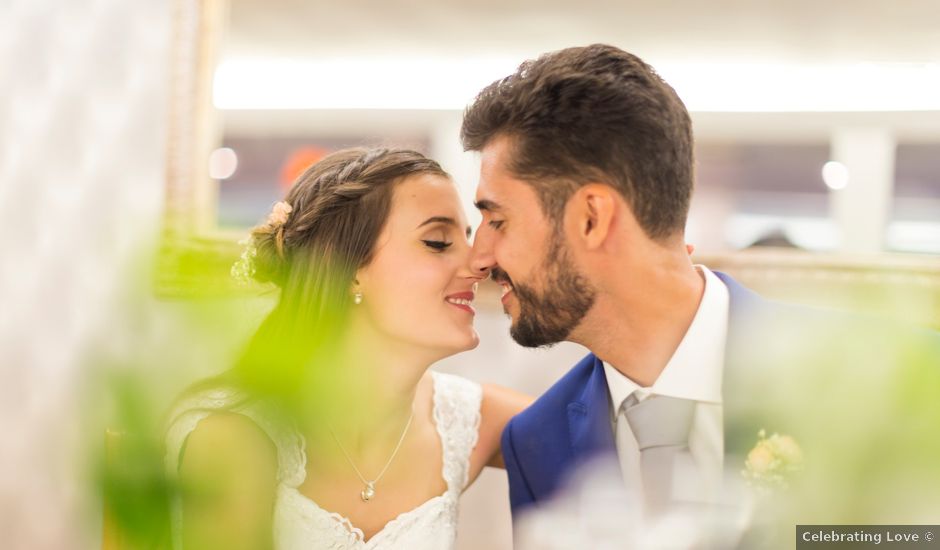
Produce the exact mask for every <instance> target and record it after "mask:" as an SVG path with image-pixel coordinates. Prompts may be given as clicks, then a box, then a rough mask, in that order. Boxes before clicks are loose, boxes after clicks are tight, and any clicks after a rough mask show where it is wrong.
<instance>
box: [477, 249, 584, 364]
mask: <svg viewBox="0 0 940 550" xmlns="http://www.w3.org/2000/svg"><path fill="white" fill-rule="evenodd" d="M544 264H545V271H544V273H545V277H544V281H545V286H544V288H545V290H544V291H543V292H538V291H536V290H535V289H534V288H533V287H531V286H529V285H526V284H523V283H515V282H512V281H511V280H510V279H509V276H508V275H507V274H506V272H504V271H503V270H501V269H499V268H498V267H497V268H495V269H494V270H493V279H494V280H496V281H500V280H503V281H506V282H509V283H510V284H512V288H513V292H514V293H515V295H516V299H517V300H518V301H519V317H518V319H516V322H515V323H513V324H512V326H511V327H510V329H509V334H510V335H511V336H512V338H513V340H515V341H516V342H518V343H519V344H520V345H522V346H525V347H527V348H538V347H543V346H552V345H554V344H557V343H558V342H562V341H564V340H566V339H567V338H568V335H570V334H571V331H572V330H574V328H575V327H577V326H578V323H580V322H581V319H583V318H584V316H585V314H587V312H588V310H589V309H591V306H592V305H594V299H595V294H596V293H595V291H594V289H592V288H591V287H590V284H589V283H588V281H587V280H586V279H585V278H584V277H583V276H582V275H581V274H580V273H578V271H577V269H576V268H575V266H574V265H573V264H572V263H571V260H570V258H569V257H568V251H567V249H566V248H565V247H564V245H563V244H561V243H559V241H558V240H556V241H555V244H553V246H552V248H551V250H549V252H548V254H546V256H545V262H544Z"/></svg>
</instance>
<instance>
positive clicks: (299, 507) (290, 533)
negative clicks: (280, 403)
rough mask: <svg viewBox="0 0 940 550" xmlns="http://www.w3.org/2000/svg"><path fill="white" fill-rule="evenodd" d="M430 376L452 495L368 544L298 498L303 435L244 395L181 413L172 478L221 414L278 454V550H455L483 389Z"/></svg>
mask: <svg viewBox="0 0 940 550" xmlns="http://www.w3.org/2000/svg"><path fill="white" fill-rule="evenodd" d="M432 377H433V380H434V397H433V399H434V409H433V410H434V422H435V424H436V426H437V432H438V435H439V436H440V438H441V447H442V449H443V464H444V467H443V477H444V480H445V481H446V482H447V490H446V491H445V492H444V493H443V494H441V495H438V496H436V497H434V498H432V499H430V500H428V501H426V502H424V504H421V505H420V506H418V507H417V508H414V509H412V510H409V511H407V512H404V513H402V514H400V515H399V516H398V517H396V518H395V519H393V520H392V521H390V522H389V523H387V524H386V525H385V527H384V528H383V529H382V530H381V531H379V532H378V533H376V534H375V535H373V536H372V538H370V539H369V540H368V541H366V540H364V537H363V534H362V531H361V530H359V529H357V528H356V527H355V526H354V525H352V523H351V522H350V521H349V520H348V519H347V518H345V517H343V516H341V515H339V514H335V513H331V512H329V511H327V510H324V509H323V508H320V507H319V506H318V505H317V503H315V502H314V501H312V500H310V499H309V498H307V497H306V496H304V495H302V494H301V493H300V491H298V487H300V485H301V484H302V483H303V482H304V478H305V477H306V462H307V461H306V453H305V444H304V439H303V436H301V435H300V434H299V433H298V432H297V431H295V430H291V429H287V428H285V427H284V426H283V424H279V423H277V422H274V421H272V419H273V418H274V417H273V416H272V410H271V409H270V408H267V407H265V406H264V404H263V403H260V402H258V401H252V402H247V403H242V404H239V403H240V402H242V401H243V395H242V394H239V392H237V391H235V390H231V389H215V390H208V391H205V392H202V393H198V394H195V395H193V396H191V397H190V398H188V399H186V400H185V401H183V402H181V403H180V404H179V406H177V407H176V409H175V411H174V414H173V415H171V422H170V424H169V429H168V431H167V438H166V443H167V454H166V467H167V471H168V473H169V474H170V475H171V476H175V475H176V474H177V472H178V470H179V460H180V453H181V451H182V449H183V446H184V444H185V442H186V438H187V437H188V436H189V434H190V433H192V431H193V430H194V429H195V428H196V425H197V424H198V423H199V421H200V420H202V419H203V418H206V417H207V416H209V415H211V414H213V413H214V412H218V411H220V410H225V411H228V412H235V413H239V414H243V415H245V416H247V417H248V418H250V419H251V420H252V421H254V422H255V423H256V424H258V426H260V427H261V428H262V429H263V430H264V431H265V433H267V435H268V437H270V438H271V440H272V441H273V442H274V444H275V446H276V448H277V457H278V486H277V501H276V503H275V509H274V538H275V548H277V549H278V550H300V549H304V550H315V549H331V550H332V549H343V550H345V549H356V550H361V549H369V550H379V549H392V548H396V549H398V548H401V549H407V550H425V549H426V550H447V549H452V548H454V547H455V539H456V537H457V500H458V498H459V497H460V493H461V492H462V491H463V489H464V488H465V487H466V485H467V480H468V473H469V472H468V466H469V459H470V452H471V451H472V450H473V448H474V446H476V442H477V435H478V430H479V425H480V402H481V399H482V390H481V388H480V385H479V384H477V383H475V382H471V381H470V380H467V379H465V378H461V377H458V376H454V375H451V374H443V373H438V372H433V373H432ZM233 404H234V405H233ZM173 514H174V546H175V548H181V546H182V545H181V543H180V537H179V535H180V522H181V518H182V510H181V507H180V505H179V503H177V504H176V505H175V506H174V510H173Z"/></svg>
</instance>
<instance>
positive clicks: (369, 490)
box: [329, 406, 415, 502]
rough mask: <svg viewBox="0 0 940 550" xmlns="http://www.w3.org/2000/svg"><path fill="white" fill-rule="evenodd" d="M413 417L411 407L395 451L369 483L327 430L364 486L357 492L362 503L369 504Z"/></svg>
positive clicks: (331, 430)
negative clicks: (376, 485)
mask: <svg viewBox="0 0 940 550" xmlns="http://www.w3.org/2000/svg"><path fill="white" fill-rule="evenodd" d="M414 417H415V408H414V406H412V407H411V414H410V415H409V416H408V422H406V423H405V429H404V430H402V431H401V437H399V438H398V444H397V445H395V450H394V451H392V456H390V457H388V462H386V463H385V467H384V468H382V471H381V472H379V475H377V476H375V479H373V480H372V481H369V480H368V479H366V477H365V476H364V475H362V472H360V471H359V468H357V467H356V463H355V462H353V459H352V457H350V456H349V453H347V452H346V448H345V447H343V444H342V443H340V442H339V438H338V437H336V434H335V433H334V432H333V428H329V430H330V435H331V436H333V441H335V442H336V446H337V447H339V450H340V451H342V452H343V456H345V457H346V461H347V462H349V465H350V466H352V469H353V471H355V472H356V475H357V476H359V480H360V481H362V483H363V484H364V485H365V486H366V487H365V489H363V490H362V491H360V492H359V498H361V499H362V500H363V502H369V501H370V500H372V497H374V496H375V484H376V483H378V482H379V480H380V479H382V476H384V475H385V472H386V471H387V470H388V467H389V466H391V465H392V461H393V460H395V456H396V455H398V450H399V449H401V444H402V442H403V441H404V440H405V434H407V433H408V428H410V427H411V420H412V419H413V418H414Z"/></svg>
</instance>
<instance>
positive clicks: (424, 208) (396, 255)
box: [353, 174, 481, 357]
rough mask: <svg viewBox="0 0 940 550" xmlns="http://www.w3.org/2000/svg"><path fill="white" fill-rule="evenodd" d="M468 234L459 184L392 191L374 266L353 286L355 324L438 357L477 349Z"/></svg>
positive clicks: (410, 185) (413, 181) (438, 180)
mask: <svg viewBox="0 0 940 550" xmlns="http://www.w3.org/2000/svg"><path fill="white" fill-rule="evenodd" d="M469 232H470V228H469V225H468V223H467V218H466V215H465V214H464V211H463V207H462V206H461V203H460V198H459V196H458V194H457V188H456V186H455V185H454V183H453V182H452V181H451V180H450V179H448V178H446V177H442V176H437V175H432V174H422V175H417V176H410V177H408V178H406V179H404V180H402V181H400V182H398V183H397V184H396V186H395V190H394V193H393V196H392V204H391V208H390V211H389V217H388V220H387V221H386V223H385V227H384V228H383V230H382V233H381V234H380V235H379V238H378V240H377V242H376V245H375V250H374V253H373V256H372V261H371V262H370V263H369V265H367V266H365V267H363V268H362V269H360V270H359V272H358V274H357V276H356V279H357V281H358V282H359V284H358V289H359V291H360V292H361V293H362V303H361V304H359V305H356V306H353V314H354V316H356V317H358V318H359V319H358V321H364V323H365V324H366V326H368V329H369V330H370V331H375V332H377V333H379V334H380V335H381V336H382V337H384V338H390V339H392V340H393V341H397V342H401V343H405V344H408V345H415V346H421V347H422V348H427V350H428V351H430V352H431V353H432V354H437V355H439V356H441V357H443V356H447V355H450V354H453V353H456V352H458V351H463V350H468V349H472V348H475V347H476V346H477V344H478V343H479V336H478V335H477V333H476V330H474V328H473V318H474V315H475V312H474V310H473V306H472V301H473V297H474V293H475V291H476V283H477V282H478V281H480V280H481V278H480V277H478V276H474V275H473V273H472V272H471V270H470V264H469V260H470V243H469Z"/></svg>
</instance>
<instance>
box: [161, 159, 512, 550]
mask: <svg viewBox="0 0 940 550" xmlns="http://www.w3.org/2000/svg"><path fill="white" fill-rule="evenodd" d="M469 234H470V229H469V227H468V225H467V220H466V216H465V214H464V212H463V210H462V207H461V204H460V201H459V198H458V195H457V189H456V187H455V185H454V183H453V182H452V181H451V179H450V177H449V176H448V175H447V174H446V173H445V172H444V171H443V170H442V169H441V167H440V166H439V165H438V164H437V163H436V162H434V161H433V160H430V159H427V158H425V157H424V156H422V155H420V154H419V153H416V152H413V151H407V150H395V149H371V150H364V149H351V150H345V151H340V152H337V153H334V154H332V155H330V156H328V157H326V158H325V159H323V160H322V161H320V162H318V163H317V164H315V165H313V166H312V167H310V168H309V169H308V170H307V171H306V172H305V173H304V174H303V175H302V176H301V177H300V178H299V179H298V180H297V182H296V183H295V184H294V186H293V187H292V189H291V190H290V192H289V194H288V195H287V197H286V199H285V200H284V201H283V202H279V203H277V204H276V205H275V207H274V209H273V211H272V212H271V214H270V216H269V217H268V219H267V221H266V222H265V223H264V224H262V225H261V226H259V227H257V228H255V229H254V230H253V232H252V235H251V239H250V245H249V248H248V250H247V251H246V253H245V255H243V257H242V261H241V263H240V265H238V266H236V267H237V269H239V270H240V271H241V274H242V275H243V276H250V277H253V278H255V279H257V280H259V281H262V282H272V283H274V284H276V285H277V286H278V287H280V290H281V292H280V297H279V300H278V302H277V305H276V306H275V307H274V309H273V310H272V312H271V313H270V314H269V316H268V317H267V318H266V319H265V321H264V322H263V323H262V325H261V327H260V328H259V330H258V331H257V333H256V334H255V336H254V338H253V339H252V341H251V342H250V344H249V345H248V347H247V350H246V352H245V353H244V355H243V357H242V358H241V359H240V361H239V362H238V363H237V364H236V366H235V367H234V368H232V369H231V370H230V371H228V372H227V373H225V374H223V375H221V376H219V377H217V378H214V379H211V380H208V381H204V382H202V383H200V384H198V385H197V386H196V387H194V388H192V389H190V390H189V391H188V392H187V393H186V394H185V395H184V396H183V397H182V398H180V400H179V401H178V403H177V406H176V407H175V409H174V411H173V413H172V414H171V416H170V424H169V428H168V432H167V439H166V441H167V457H166V464H167V468H168V470H169V472H170V473H171V475H172V476H174V477H175V478H176V479H177V480H178V482H179V484H180V487H181V489H180V495H179V498H177V501H176V503H175V506H174V531H175V532H174V539H175V545H176V547H177V548H187V549H188V548H199V549H213V548H225V549H238V548H251V549H259V548H277V549H294V548H298V549H299V548H305V549H313V548H331V549H332V548H336V549H346V548H372V549H379V548H407V549H409V550H420V549H429V550H430V549H434V550H438V549H447V548H453V547H454V544H455V537H456V524H457V501H458V498H459V496H460V494H461V492H462V491H463V490H464V489H466V488H467V486H468V485H469V484H470V483H472V482H473V481H474V479H476V477H477V476H478V475H479V474H480V471H481V470H482V469H483V468H484V467H485V466H496V467H501V466H502V457H501V455H500V449H499V436H500V432H501V431H502V428H503V426H504V425H505V423H506V422H507V420H508V419H509V418H510V417H511V416H512V415H514V414H515V413H516V412H518V411H519V410H521V409H522V408H523V407H524V406H525V405H527V404H528V401H529V399H528V398H527V397H525V396H522V395H519V394H516V393H514V392H511V391H510V390H507V389H504V388H499V387H494V386H482V387H481V386H480V385H478V384H477V383H475V382H471V381H470V380H466V379H464V378H460V377H457V376H453V375H448V374H442V373H437V372H430V371H428V367H430V366H431V365H432V364H433V363H434V362H436V361H438V360H440V359H442V358H444V357H447V356H450V355H453V354H456V353H459V352H461V351H465V350H470V349H473V348H474V347H476V346H477V344H478V342H479V337H478V336H477V333H476V331H475V330H474V328H473V318H474V309H473V306H472V302H473V298H474V293H475V291H476V287H477V283H478V282H479V281H481V280H482V279H484V278H485V277H486V276H487V275H488V273H486V272H483V273H479V272H478V273H474V272H473V271H472V270H471V269H470V266H469V255H470V243H469Z"/></svg>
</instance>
